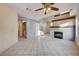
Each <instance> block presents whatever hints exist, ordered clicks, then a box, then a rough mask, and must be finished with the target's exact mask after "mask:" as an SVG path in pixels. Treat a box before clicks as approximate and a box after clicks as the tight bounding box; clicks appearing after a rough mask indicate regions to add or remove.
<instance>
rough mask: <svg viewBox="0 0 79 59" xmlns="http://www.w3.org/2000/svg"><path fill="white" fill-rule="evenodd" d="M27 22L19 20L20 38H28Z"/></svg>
mask: <svg viewBox="0 0 79 59" xmlns="http://www.w3.org/2000/svg"><path fill="white" fill-rule="evenodd" d="M26 28H27V26H26V21H24V20H19V22H18V38H19V39H21V38H27V32H26V31H27V30H26Z"/></svg>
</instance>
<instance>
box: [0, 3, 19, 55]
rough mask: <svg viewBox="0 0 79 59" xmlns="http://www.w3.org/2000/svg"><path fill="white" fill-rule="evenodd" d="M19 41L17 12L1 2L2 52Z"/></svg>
mask: <svg viewBox="0 0 79 59" xmlns="http://www.w3.org/2000/svg"><path fill="white" fill-rule="evenodd" d="M17 41H18V17H17V13H16V12H15V11H13V10H12V9H10V8H9V7H8V6H7V5H6V4H0V53H1V52H3V51H4V50H6V49H7V48H9V47H10V46H12V45H13V44H15V43H16V42H17Z"/></svg>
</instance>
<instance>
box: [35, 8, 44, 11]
mask: <svg viewBox="0 0 79 59" xmlns="http://www.w3.org/2000/svg"><path fill="white" fill-rule="evenodd" d="M42 9H43V8H39V9H36V10H35V11H39V10H42Z"/></svg>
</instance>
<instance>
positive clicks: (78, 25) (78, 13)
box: [76, 4, 79, 47]
mask: <svg viewBox="0 0 79 59" xmlns="http://www.w3.org/2000/svg"><path fill="white" fill-rule="evenodd" d="M76 44H77V46H78V47H79V4H78V5H77V10H76Z"/></svg>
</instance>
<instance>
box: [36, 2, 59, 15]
mask: <svg viewBox="0 0 79 59" xmlns="http://www.w3.org/2000/svg"><path fill="white" fill-rule="evenodd" d="M54 4H55V3H42V5H43V7H42V8H39V9H36V10H35V11H40V10H44V14H47V13H48V11H50V10H54V11H58V10H59V8H56V7H54V6H53V5H54Z"/></svg>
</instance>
